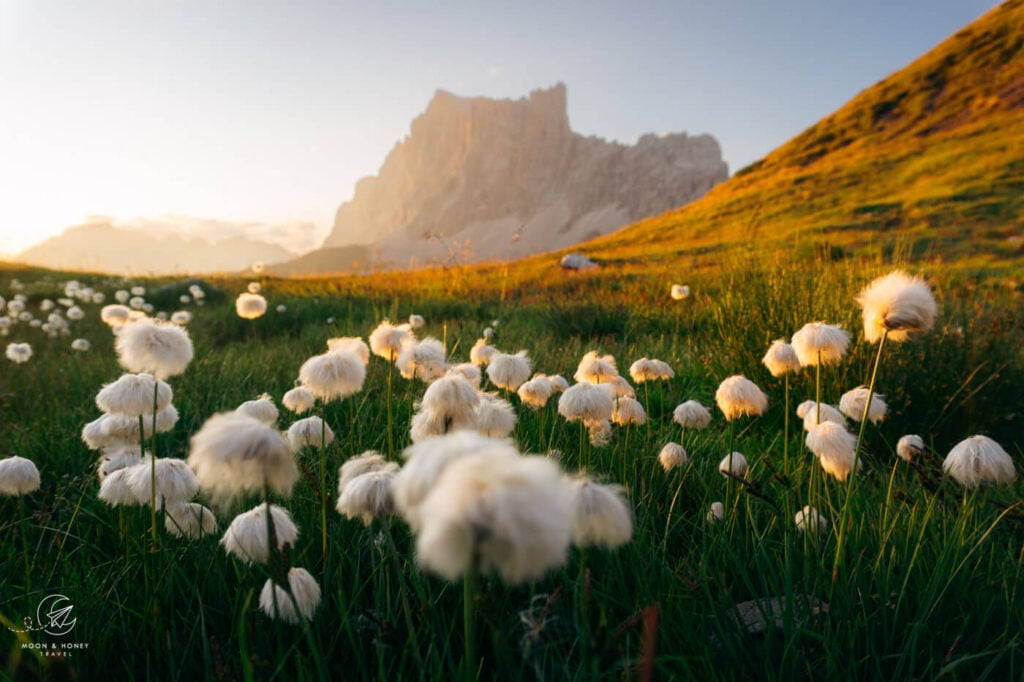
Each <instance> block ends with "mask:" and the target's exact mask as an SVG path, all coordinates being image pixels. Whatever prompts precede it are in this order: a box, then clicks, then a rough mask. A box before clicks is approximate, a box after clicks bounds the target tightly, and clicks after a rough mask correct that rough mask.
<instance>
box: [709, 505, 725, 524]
mask: <svg viewBox="0 0 1024 682" xmlns="http://www.w3.org/2000/svg"><path fill="white" fill-rule="evenodd" d="M723 521H725V505H724V504H722V503H721V502H712V503H711V506H710V507H708V513H707V522H708V523H710V524H712V525H714V524H718V523H722V522H723Z"/></svg>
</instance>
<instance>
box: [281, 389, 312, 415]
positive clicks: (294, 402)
mask: <svg viewBox="0 0 1024 682" xmlns="http://www.w3.org/2000/svg"><path fill="white" fill-rule="evenodd" d="M281 404H282V405H284V406H285V407H286V408H288V409H289V410H291V411H292V412H294V413H295V414H302V413H303V412H307V411H309V410H311V409H313V406H314V405H315V404H316V395H314V394H313V391H311V390H310V389H309V387H308V386H296V387H295V388H293V389H291V390H290V391H288V392H287V393H285V394H284V396H283V397H282V398H281Z"/></svg>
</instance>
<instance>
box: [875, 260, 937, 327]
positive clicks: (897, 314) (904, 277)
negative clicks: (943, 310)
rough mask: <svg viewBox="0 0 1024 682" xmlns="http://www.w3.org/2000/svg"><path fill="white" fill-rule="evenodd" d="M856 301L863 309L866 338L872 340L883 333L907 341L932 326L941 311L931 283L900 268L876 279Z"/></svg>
mask: <svg viewBox="0 0 1024 682" xmlns="http://www.w3.org/2000/svg"><path fill="white" fill-rule="evenodd" d="M856 301H857V303H858V304H860V306H861V308H862V309H863V317H864V338H865V339H866V340H867V341H868V342H869V343H875V342H876V341H880V340H881V339H882V337H883V336H886V337H887V338H888V340H890V341H896V342H903V341H906V340H907V339H908V338H909V337H910V334H912V333H916V332H925V331H928V330H929V329H931V328H932V327H933V326H934V325H935V318H936V316H937V315H938V306H937V305H936V303H935V298H934V297H933V296H932V292H931V289H930V288H929V287H928V284H927V283H926V282H925V281H924V280H923V279H921V278H920V277H913V276H911V275H908V274H907V273H905V272H902V271H900V270H896V271H893V272H890V273H889V274H888V275H885V276H884V277H879V278H878V279H876V280H874V281H872V282H871V283H870V284H869V285H867V286H866V287H865V288H864V289H863V290H862V291H861V292H860V293H859V294H857V297H856Z"/></svg>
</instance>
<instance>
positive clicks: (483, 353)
mask: <svg viewBox="0 0 1024 682" xmlns="http://www.w3.org/2000/svg"><path fill="white" fill-rule="evenodd" d="M497 352H498V350H497V349H496V348H495V347H494V346H488V345H487V340H486V339H477V340H476V343H474V344H473V347H472V348H470V349H469V361H470V362H472V363H473V364H474V365H476V366H477V367H486V366H487V364H488V363H490V361H491V358H492V357H494V354H495V353H497Z"/></svg>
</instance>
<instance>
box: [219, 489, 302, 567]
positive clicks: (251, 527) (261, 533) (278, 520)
mask: <svg viewBox="0 0 1024 682" xmlns="http://www.w3.org/2000/svg"><path fill="white" fill-rule="evenodd" d="M268 507H269V509H270V518H271V523H272V524H273V526H274V537H275V540H276V543H277V549H278V550H281V549H284V547H285V545H289V546H292V547H294V546H295V540H296V538H298V537H299V529H298V527H297V526H296V525H295V522H294V521H292V517H291V515H290V514H289V513H288V510H287V509H285V508H284V507H279V506H277V505H271V504H269V503H266V502H265V503H263V504H261V505H259V506H258V507H256V508H255V509H250V510H249V511H247V512H244V513H242V514H239V515H238V516H236V517H235V518H234V520H233V521H232V522H231V525H229V526H228V529H227V530H226V531H224V536H223V537H222V538H221V539H220V544H221V545H222V546H223V547H224V551H225V552H227V553H228V554H233V555H234V556H236V557H237V558H238V559H240V560H242V561H244V562H245V563H247V564H252V563H257V564H265V563H267V559H268V558H269V556H270V552H269V551H268V547H269V543H268V542H267V508H268Z"/></svg>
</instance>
